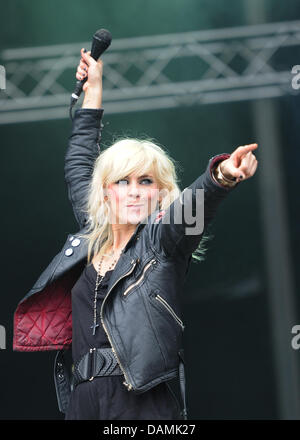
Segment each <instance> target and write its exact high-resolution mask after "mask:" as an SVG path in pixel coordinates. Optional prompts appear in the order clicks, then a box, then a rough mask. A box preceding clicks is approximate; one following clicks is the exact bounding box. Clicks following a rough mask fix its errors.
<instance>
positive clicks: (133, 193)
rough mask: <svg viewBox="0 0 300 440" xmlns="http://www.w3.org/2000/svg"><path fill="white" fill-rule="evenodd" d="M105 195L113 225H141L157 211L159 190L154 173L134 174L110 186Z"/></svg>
mask: <svg viewBox="0 0 300 440" xmlns="http://www.w3.org/2000/svg"><path fill="white" fill-rule="evenodd" d="M105 194H106V196H107V201H108V203H109V205H110V210H111V215H112V217H111V223H112V224H115V223H118V224H128V223H131V224H138V223H140V222H141V221H142V220H143V219H145V218H146V217H147V216H148V215H149V214H151V213H152V212H153V211H154V210H155V209H156V207H157V202H158V200H159V188H158V185H157V182H156V181H155V178H154V175H153V174H152V173H150V174H147V175H143V176H139V175H137V174H136V173H132V174H130V175H129V176H127V177H126V178H123V179H120V180H118V181H117V182H114V183H111V184H110V185H108V187H107V190H106V192H105Z"/></svg>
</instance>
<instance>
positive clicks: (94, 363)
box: [54, 348, 187, 420]
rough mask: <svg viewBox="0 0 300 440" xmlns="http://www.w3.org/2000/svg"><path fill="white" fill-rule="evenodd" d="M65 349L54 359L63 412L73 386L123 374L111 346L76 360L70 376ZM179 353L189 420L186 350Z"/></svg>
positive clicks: (185, 416)
mask: <svg viewBox="0 0 300 440" xmlns="http://www.w3.org/2000/svg"><path fill="white" fill-rule="evenodd" d="M64 351H65V350H60V351H58V352H57V354H56V356H55V361H54V383H55V389H56V395H57V401H58V407H59V410H60V411H61V412H62V413H65V412H66V409H67V407H68V404H69V399H70V392H71V390H72V389H73V386H76V385H77V384H79V383H81V382H85V381H88V380H89V381H92V380H93V379H94V378H95V377H98V376H113V375H122V374H123V372H122V370H121V368H120V366H119V364H118V362H117V360H116V358H115V356H114V354H113V352H112V349H111V348H91V349H90V351H89V352H88V353H86V354H85V355H84V356H82V358H80V359H79V361H78V362H76V364H75V365H74V369H73V374H72V377H70V374H69V370H68V368H67V365H66V359H65V356H64ZM178 355H179V367H178V369H179V382H180V392H181V397H182V401H183V409H182V411H181V416H182V418H183V419H184V420H187V407H186V395H185V368H184V364H185V361H184V350H183V349H181V350H179V351H178Z"/></svg>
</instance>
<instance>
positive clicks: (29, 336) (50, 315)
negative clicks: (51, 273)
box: [13, 270, 78, 351]
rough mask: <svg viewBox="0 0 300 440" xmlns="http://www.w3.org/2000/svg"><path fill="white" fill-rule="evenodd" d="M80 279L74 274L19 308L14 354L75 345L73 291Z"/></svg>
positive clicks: (39, 293) (23, 303) (76, 273)
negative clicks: (73, 339) (73, 342)
mask: <svg viewBox="0 0 300 440" xmlns="http://www.w3.org/2000/svg"><path fill="white" fill-rule="evenodd" d="M77 278H78V272H77V270H76V271H74V270H71V271H69V272H67V273H66V275H64V276H63V277H61V278H59V279H58V280H56V281H54V282H53V283H51V284H50V285H49V286H47V287H45V288H44V289H43V290H41V291H40V292H38V293H35V294H33V295H32V296H30V297H29V298H28V299H26V300H25V301H23V302H22V303H20V304H19V305H18V307H17V310H16V312H15V316H14V338H13V349H14V350H16V351H44V350H60V349H62V348H67V347H69V346H70V345H71V344H72V306H71V289H72V287H73V285H74V284H75V282H76V280H77Z"/></svg>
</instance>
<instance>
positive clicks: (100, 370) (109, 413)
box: [14, 50, 257, 420]
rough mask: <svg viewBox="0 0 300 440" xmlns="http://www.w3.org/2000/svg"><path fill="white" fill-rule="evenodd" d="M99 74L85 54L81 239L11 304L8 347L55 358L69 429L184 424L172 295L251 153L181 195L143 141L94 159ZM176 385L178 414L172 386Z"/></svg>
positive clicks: (79, 153)
mask: <svg viewBox="0 0 300 440" xmlns="http://www.w3.org/2000/svg"><path fill="white" fill-rule="evenodd" d="M102 69H103V66H102V61H101V60H98V62H96V61H95V60H94V59H93V58H92V57H91V56H90V52H85V51H84V50H81V60H80V63H79V65H78V68H77V73H76V78H77V79H82V78H84V77H85V76H87V81H86V82H85V84H84V87H83V91H84V93H85V96H84V100H83V104H82V108H81V109H79V110H77V111H76V112H75V117H74V121H73V127H72V134H71V136H70V139H69V147H68V150H67V152H66V158H65V179H66V183H67V187H68V194H69V198H70V201H71V204H72V207H73V210H74V215H75V217H76V219H77V221H78V224H79V227H80V230H79V231H78V232H77V233H75V234H69V235H68V237H67V240H66V243H65V244H64V246H63V248H62V250H61V251H60V252H59V253H58V254H57V255H56V256H55V257H54V259H53V260H52V262H51V263H50V264H49V266H48V267H47V268H46V269H45V270H44V272H43V273H42V274H41V276H40V277H39V279H38V280H37V282H36V283H35V285H34V286H33V288H32V289H31V290H30V292H29V293H28V294H27V295H26V296H25V298H23V300H22V301H20V303H19V304H18V307H17V310H16V312H15V321H14V349H15V350H19V351H36V350H59V351H58V352H57V355H56V359H55V371H54V372H55V385H56V391H57V397H58V403H59V408H60V410H61V411H62V412H65V418H66V419H98V420H113V419H114V420H117V419H120V420H121V419H123V420H125V419H127V420H129V419H132V420H138V419H140V420H141V419H142V420H147V419H148V420H150V419H152V420H154V419H174V420H175V419H180V418H183V419H187V407H186V400H185V375H184V356H183V346H182V339H183V338H182V336H183V331H184V322H183V321H184V319H183V317H182V314H181V311H180V304H179V295H180V293H181V292H182V290H183V289H184V280H185V277H186V274H187V272H188V268H189V265H190V263H191V260H192V259H199V255H201V251H202V241H203V240H204V238H205V232H206V230H207V226H208V224H209V223H210V221H211V220H212V218H213V217H214V215H215V212H216V209H217V207H218V205H219V204H220V202H221V201H222V200H223V199H224V198H225V197H226V196H227V194H228V193H229V192H231V191H232V190H233V189H234V188H236V187H237V186H238V185H239V182H240V181H241V180H246V179H248V178H250V177H251V176H253V174H254V173H255V171H256V168H257V160H256V158H255V156H254V154H253V152H252V151H253V150H254V149H255V148H257V144H250V145H246V146H241V147H238V148H237V149H235V150H234V151H233V152H232V153H231V154H228V153H223V154H219V155H217V156H214V157H213V158H211V159H210V160H209V163H208V165H207V168H206V170H205V172H204V173H203V174H202V175H200V176H199V177H198V178H197V179H196V180H195V181H194V182H193V183H192V184H191V185H190V186H189V187H187V188H185V190H184V191H180V189H179V187H178V185H177V176H176V169H175V168H176V167H175V161H174V160H172V159H171V158H170V157H169V155H168V154H167V152H166V151H164V149H163V148H161V147H160V146H158V145H156V144H154V143H153V142H151V141H144V140H137V139H123V140H121V141H118V142H116V143H115V144H114V145H112V146H110V147H108V148H106V149H105V150H104V151H101V152H100V146H99V141H100V133H101V118H102V113H103V109H102ZM203 202H204V211H203ZM190 214H192V218H193V221H194V223H193V222H192V223H191V222H190V221H188V219H189V218H190V217H189V215H190ZM178 219H179V220H180V221H178ZM70 347H72V364H73V365H72V374H71V375H69V372H68V368H67V367H66V363H65V362H64V361H65V354H66V352H67V349H68V348H70ZM177 376H179V384H180V391H181V398H182V404H183V409H182V411H180V403H179V401H178V399H177V397H176V395H175V394H174V393H173V390H172V388H171V387H170V384H169V381H170V380H171V379H173V378H175V377H177ZM70 390H71V393H70Z"/></svg>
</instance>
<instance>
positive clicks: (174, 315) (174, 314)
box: [154, 293, 184, 330]
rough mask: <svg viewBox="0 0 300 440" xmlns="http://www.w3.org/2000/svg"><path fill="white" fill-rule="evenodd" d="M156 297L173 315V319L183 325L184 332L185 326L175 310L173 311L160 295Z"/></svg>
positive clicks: (155, 295)
mask: <svg viewBox="0 0 300 440" xmlns="http://www.w3.org/2000/svg"><path fill="white" fill-rule="evenodd" d="M154 297H155V298H156V299H157V301H160V302H161V303H162V304H163V305H164V306H165V308H166V309H167V310H168V311H169V312H170V313H171V315H172V316H173V318H174V319H175V320H176V321H177V322H178V324H179V325H181V327H182V330H184V324H183V322H182V321H181V319H180V318H179V317H178V316H177V315H176V313H175V312H174V310H173V309H172V307H171V306H170V305H169V304H168V303H167V301H166V300H165V299H164V298H162V297H161V296H160V295H159V294H158V293H155V294H154Z"/></svg>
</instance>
